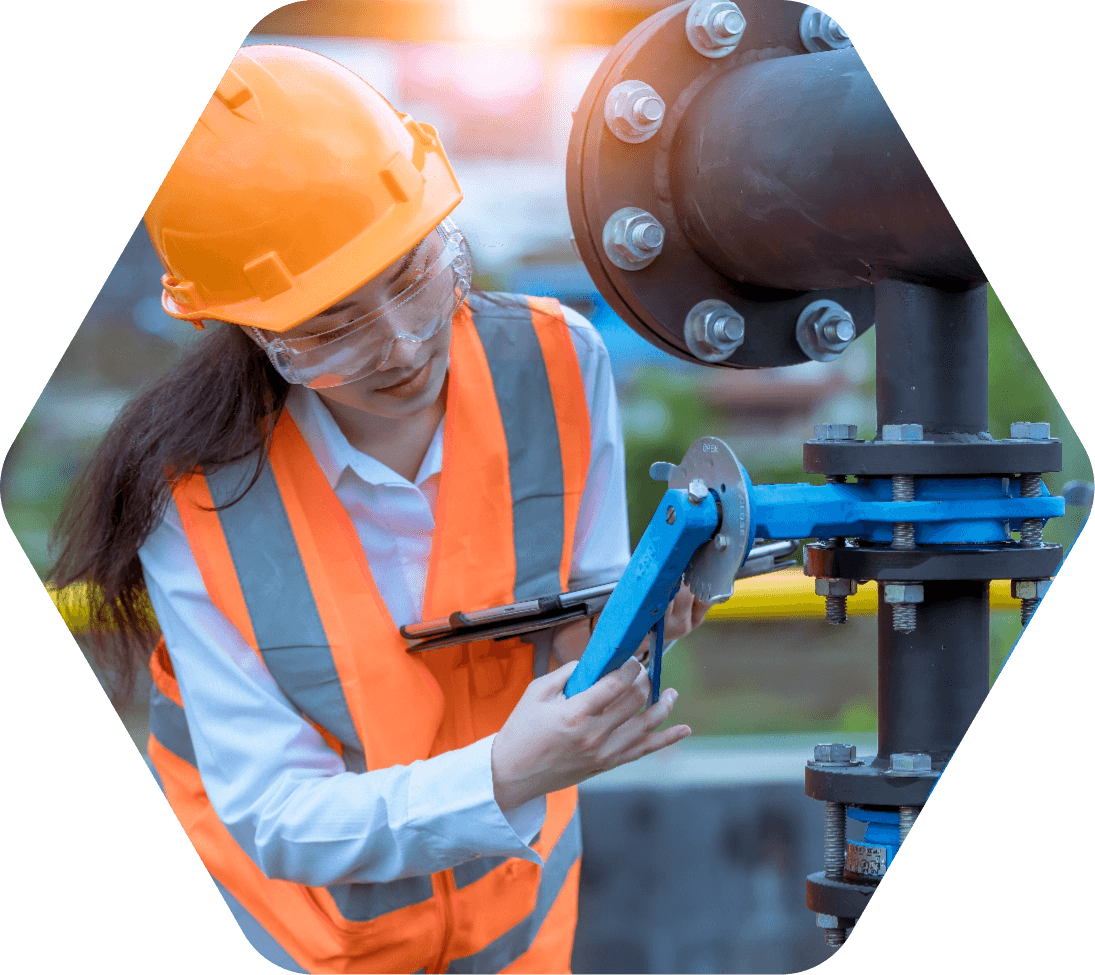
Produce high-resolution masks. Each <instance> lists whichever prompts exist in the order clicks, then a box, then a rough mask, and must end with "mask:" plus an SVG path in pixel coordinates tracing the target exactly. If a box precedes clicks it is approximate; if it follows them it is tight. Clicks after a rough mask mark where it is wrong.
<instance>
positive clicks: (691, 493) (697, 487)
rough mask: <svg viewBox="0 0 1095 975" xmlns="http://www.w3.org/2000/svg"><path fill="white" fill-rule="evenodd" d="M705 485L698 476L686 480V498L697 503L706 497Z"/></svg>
mask: <svg viewBox="0 0 1095 975" xmlns="http://www.w3.org/2000/svg"><path fill="white" fill-rule="evenodd" d="M707 494H708V491H707V485H706V484H705V483H704V482H703V481H702V480H701V479H700V478H698V477H696V478H693V479H692V480H691V481H689V482H688V500H689V501H691V502H692V503H693V504H699V503H700V502H701V501H702V500H703V499H704V498H706V497H707Z"/></svg>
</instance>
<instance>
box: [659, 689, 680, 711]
mask: <svg viewBox="0 0 1095 975" xmlns="http://www.w3.org/2000/svg"><path fill="white" fill-rule="evenodd" d="M662 697H665V698H668V699H669V706H670V707H673V705H674V704H676V703H677V692H676V691H675V690H673V689H672V688H670V689H669V690H668V691H666V692H665V693H664V694H663V695H662Z"/></svg>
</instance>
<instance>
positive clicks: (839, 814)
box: [824, 802, 847, 880]
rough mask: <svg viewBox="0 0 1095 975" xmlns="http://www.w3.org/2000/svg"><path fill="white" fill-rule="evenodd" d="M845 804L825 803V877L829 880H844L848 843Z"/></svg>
mask: <svg viewBox="0 0 1095 975" xmlns="http://www.w3.org/2000/svg"><path fill="white" fill-rule="evenodd" d="M844 813H845V810H844V804H843V803H840V802H827V803H825V833H824V843H825V876H826V877H828V878H829V880H843V879H844V846H845V844H846V842H847V839H846V835H845V830H846V827H847V820H846V818H845V815H844Z"/></svg>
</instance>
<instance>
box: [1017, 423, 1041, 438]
mask: <svg viewBox="0 0 1095 975" xmlns="http://www.w3.org/2000/svg"><path fill="white" fill-rule="evenodd" d="M1011 439H1012V440H1049V424H1048V423H1026V422H1021V423H1013V424H1012V425H1011Z"/></svg>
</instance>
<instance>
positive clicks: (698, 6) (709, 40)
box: [684, 0, 745, 58]
mask: <svg viewBox="0 0 1095 975" xmlns="http://www.w3.org/2000/svg"><path fill="white" fill-rule="evenodd" d="M684 30H685V33H686V34H687V35H688V43H689V44H691V45H692V47H693V48H694V49H695V50H696V51H697V52H698V53H699V54H702V55H703V56H704V57H705V58H724V57H726V55H727V54H729V53H730V52H731V51H733V50H734V49H735V48H736V47H737V46H738V44H740V43H741V39H742V36H743V35H744V34H745V16H744V15H743V14H742V12H741V8H740V7H738V5H737V4H736V3H730V2H729V0H696V2H695V3H693V4H692V6H691V7H689V9H688V16H687V17H686V18H685V21H684Z"/></svg>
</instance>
